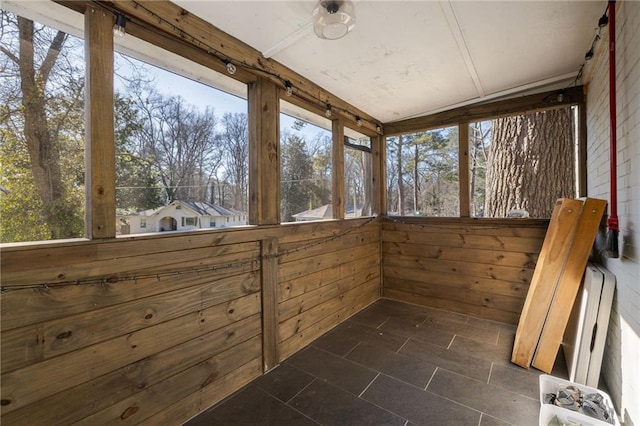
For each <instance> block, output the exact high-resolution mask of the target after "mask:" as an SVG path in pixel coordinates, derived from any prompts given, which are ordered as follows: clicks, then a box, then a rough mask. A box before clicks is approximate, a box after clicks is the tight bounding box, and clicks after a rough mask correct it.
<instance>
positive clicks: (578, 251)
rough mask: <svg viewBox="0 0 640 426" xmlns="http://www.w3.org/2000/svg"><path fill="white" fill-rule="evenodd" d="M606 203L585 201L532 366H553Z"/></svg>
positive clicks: (595, 200)
mask: <svg viewBox="0 0 640 426" xmlns="http://www.w3.org/2000/svg"><path fill="white" fill-rule="evenodd" d="M606 205H607V202H606V201H605V200H598V199H595V198H587V199H586V201H585V203H584V207H583V209H582V214H581V215H580V221H579V223H578V228H577V230H576V233H575V238H574V239H573V241H572V242H571V248H570V250H569V255H568V258H567V262H566V263H565V266H564V268H563V270H562V273H561V275H560V279H559V281H558V285H557V287H556V291H555V294H554V296H553V299H552V300H551V306H550V308H549V313H548V314H547V320H546V321H545V324H544V327H543V329H542V334H541V336H540V340H539V341H538V347H537V349H536V352H535V355H534V357H533V363H532V365H533V366H534V367H535V368H537V369H538V370H542V371H544V372H545V373H550V372H551V370H552V369H553V364H554V362H555V360H556V356H557V355H558V350H559V349H560V343H562V335H563V334H564V330H565V328H566V327H567V322H568V321H569V315H570V314H571V307H572V306H573V303H574V302H575V299H576V295H577V293H578V288H579V287H580V282H581V281H582V276H583V275H584V271H585V267H586V266H587V261H588V260H589V253H590V252H591V247H592V246H593V242H594V240H595V238H596V233H597V232H598V227H599V226H600V221H601V220H602V215H603V214H604V209H605V207H606Z"/></svg>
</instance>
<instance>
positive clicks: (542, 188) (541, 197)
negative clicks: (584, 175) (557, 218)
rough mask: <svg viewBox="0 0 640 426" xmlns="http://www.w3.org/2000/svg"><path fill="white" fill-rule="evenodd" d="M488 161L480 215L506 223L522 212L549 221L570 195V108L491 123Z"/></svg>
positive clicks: (571, 174)
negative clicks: (514, 212) (511, 214)
mask: <svg viewBox="0 0 640 426" xmlns="http://www.w3.org/2000/svg"><path fill="white" fill-rule="evenodd" d="M492 128H493V136H492V141H491V149H490V152H489V158H488V161H487V189H486V191H487V193H486V201H485V212H486V215H487V216H488V217H505V216H506V215H507V213H508V212H509V211H510V210H514V209H516V210H526V211H528V212H529V215H530V216H531V217H539V218H548V217H550V216H551V211H552V210H553V206H554V205H555V201H556V200H557V199H558V198H561V197H571V196H574V195H575V189H574V184H575V172H574V166H575V163H574V153H573V147H574V145H573V141H574V135H573V125H572V118H571V109H570V108H568V107H567V108H558V109H553V110H547V111H542V112H536V113H532V114H526V115H518V116H512V117H505V118H500V119H497V120H494V122H493V124H492Z"/></svg>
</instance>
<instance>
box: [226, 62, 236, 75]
mask: <svg viewBox="0 0 640 426" xmlns="http://www.w3.org/2000/svg"><path fill="white" fill-rule="evenodd" d="M222 62H224V64H225V66H226V67H227V72H228V73H229V74H231V75H233V74H235V73H236V71H238V69H237V68H236V66H235V65H233V64H232V63H231V61H230V60H228V59H225V60H224V61H222Z"/></svg>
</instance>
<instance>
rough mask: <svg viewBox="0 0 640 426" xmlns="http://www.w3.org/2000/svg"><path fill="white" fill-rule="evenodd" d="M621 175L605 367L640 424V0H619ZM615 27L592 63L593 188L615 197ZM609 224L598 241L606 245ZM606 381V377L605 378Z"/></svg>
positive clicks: (594, 193) (611, 385)
mask: <svg viewBox="0 0 640 426" xmlns="http://www.w3.org/2000/svg"><path fill="white" fill-rule="evenodd" d="M616 6H617V9H618V10H617V13H616V27H617V28H616V67H617V70H616V79H617V81H616V93H617V95H616V96H617V122H618V123H617V136H618V141H617V153H618V161H617V169H618V172H617V175H618V190H617V195H618V217H619V220H620V237H619V250H620V258H618V259H605V258H603V259H602V263H603V264H604V265H605V266H606V267H607V269H609V270H610V271H611V272H613V273H614V274H615V275H616V280H617V288H616V296H615V299H614V307H613V311H612V313H611V321H610V325H609V330H608V336H607V343H606V348H605V354H604V361H603V366H602V376H603V379H604V381H605V384H606V387H607V388H608V389H609V392H610V393H611V396H612V397H613V399H614V400H615V403H616V405H617V409H618V413H619V414H620V415H621V417H622V420H623V421H625V423H626V424H627V425H640V31H638V28H640V2H637V1H619V2H617V4H616ZM607 34H608V28H605V29H604V31H603V33H602V36H603V37H602V40H601V41H600V42H599V46H598V49H597V52H596V57H595V58H594V59H593V60H592V61H591V62H590V63H589V64H588V68H587V72H586V80H587V82H588V93H587V131H588V138H587V140H588V142H587V173H588V178H587V188H588V194H589V196H590V197H595V198H604V199H609V192H610V191H609V182H610V180H609V80H608V78H609V77H608V76H609V71H608V67H609V63H608V49H607V47H608V42H609V37H608V35H607ZM604 236H605V230H604V229H603V230H602V232H601V235H600V236H599V238H598V241H597V247H598V249H600V250H601V249H602V248H603V246H604V241H605V239H604ZM601 384H602V383H601Z"/></svg>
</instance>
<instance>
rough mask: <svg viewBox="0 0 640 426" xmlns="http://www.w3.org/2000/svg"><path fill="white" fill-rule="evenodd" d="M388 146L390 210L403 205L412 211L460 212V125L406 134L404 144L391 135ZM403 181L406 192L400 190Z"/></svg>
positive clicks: (419, 212)
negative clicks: (458, 131)
mask: <svg viewBox="0 0 640 426" xmlns="http://www.w3.org/2000/svg"><path fill="white" fill-rule="evenodd" d="M387 147H388V149H387V162H388V165H387V173H388V174H387V188H388V194H389V196H388V202H389V210H390V211H393V210H394V209H395V208H396V207H395V206H398V205H402V206H403V207H404V209H405V210H406V211H407V212H410V214H420V215H428V216H457V215H458V190H457V188H458V135H457V128H445V129H437V130H430V131H426V132H420V133H414V134H407V135H403V136H402V144H400V142H399V138H398V137H395V138H389V141H388V144H387ZM398 163H400V170H401V172H400V173H399V174H398ZM400 184H402V185H403V186H404V187H405V189H406V190H405V191H398V185H400ZM399 193H402V195H403V196H404V199H403V200H398V197H399V195H398V194H399Z"/></svg>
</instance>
